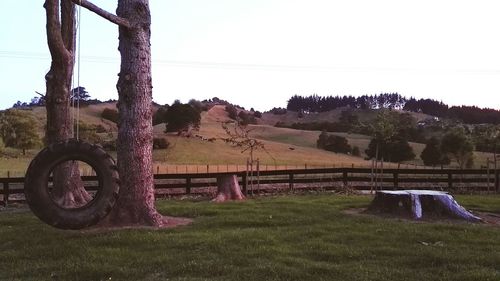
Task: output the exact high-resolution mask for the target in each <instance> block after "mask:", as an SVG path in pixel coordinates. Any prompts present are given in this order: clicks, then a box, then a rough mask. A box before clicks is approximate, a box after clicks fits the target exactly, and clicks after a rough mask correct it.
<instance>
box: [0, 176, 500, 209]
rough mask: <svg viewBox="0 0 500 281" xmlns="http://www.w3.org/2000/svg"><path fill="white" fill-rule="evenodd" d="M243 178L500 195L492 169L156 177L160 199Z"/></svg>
mask: <svg viewBox="0 0 500 281" xmlns="http://www.w3.org/2000/svg"><path fill="white" fill-rule="evenodd" d="M227 174H235V175H237V176H238V178H239V181H240V184H241V186H242V189H243V192H244V193H245V194H247V195H253V194H259V193H269V192H271V193H273V192H284V191H286V192H290V191H297V190H317V191H320V190H346V189H348V190H369V191H370V190H371V191H373V190H380V189H437V190H447V191H450V192H489V193H499V192H500V189H499V170H486V169H466V170H459V169H434V170H430V169H384V170H376V171H374V170H372V169H370V168H319V169H292V170H271V171H260V172H259V175H258V176H255V175H253V176H250V175H248V174H247V173H246V172H229V173H228V172H223V173H203V174H202V173H185V174H156V175H154V179H155V189H156V191H155V193H156V195H157V197H170V196H180V195H210V194H214V193H215V192H216V187H217V177H220V176H222V175H227ZM82 179H83V181H84V183H85V185H86V187H88V188H89V189H96V188H97V178H96V177H95V176H84V177H82ZM0 184H1V185H2V188H1V189H0V195H2V201H1V202H2V203H3V205H4V206H7V205H8V204H9V202H19V201H23V200H24V196H23V193H24V190H23V188H24V178H21V177H14V178H0Z"/></svg>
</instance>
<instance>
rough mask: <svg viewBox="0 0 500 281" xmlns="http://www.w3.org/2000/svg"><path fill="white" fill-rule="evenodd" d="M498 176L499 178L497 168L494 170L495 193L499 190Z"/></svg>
mask: <svg viewBox="0 0 500 281" xmlns="http://www.w3.org/2000/svg"><path fill="white" fill-rule="evenodd" d="M498 178H499V176H498V170H495V189H496V191H497V193H498V192H500V189H499V184H498Z"/></svg>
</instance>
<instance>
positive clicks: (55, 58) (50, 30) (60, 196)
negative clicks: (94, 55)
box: [44, 0, 91, 207]
mask: <svg viewBox="0 0 500 281" xmlns="http://www.w3.org/2000/svg"><path fill="white" fill-rule="evenodd" d="M44 7H45V10H46V16H47V27H46V29H47V43H48V46H49V50H50V54H51V57H52V63H51V66H50V70H49V72H48V73H47V74H46V75H45V81H46V96H45V98H46V109H47V130H46V134H45V135H46V141H47V144H48V145H50V144H53V143H55V142H58V141H62V140H66V139H69V138H71V137H72V136H73V124H72V122H71V114H70V104H69V100H70V99H69V96H70V88H71V78H72V76H73V66H74V60H75V59H74V53H75V34H76V33H75V32H76V28H75V25H76V24H75V5H74V4H73V3H71V2H69V1H65V0H62V1H61V2H60V1H59V0H46V1H45V4H44ZM59 8H60V9H59ZM53 196H54V199H55V200H56V201H57V202H58V203H59V204H60V205H61V207H78V206H82V205H85V204H86V203H87V202H88V201H89V200H90V199H91V196H90V195H89V194H88V193H87V192H86V191H85V189H84V187H83V183H82V182H81V179H80V173H79V170H78V165H77V164H76V163H69V162H67V163H63V164H61V165H60V166H59V167H58V168H56V170H55V171H54V192H53Z"/></svg>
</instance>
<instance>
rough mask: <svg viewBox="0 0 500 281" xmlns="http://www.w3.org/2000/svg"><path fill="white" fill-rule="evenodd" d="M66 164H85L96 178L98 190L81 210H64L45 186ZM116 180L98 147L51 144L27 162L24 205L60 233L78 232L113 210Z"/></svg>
mask: <svg viewBox="0 0 500 281" xmlns="http://www.w3.org/2000/svg"><path fill="white" fill-rule="evenodd" d="M67 161H81V162H84V163H86V164H88V165H89V166H90V167H92V169H93V170H94V171H95V173H96V175H97V181H98V188H97V190H96V192H95V193H94V194H93V195H94V196H93V198H92V199H91V200H90V201H89V202H87V203H86V204H85V205H83V206H79V207H75V208H65V207H63V206H61V205H59V204H58V203H56V201H55V200H54V198H53V197H54V196H53V194H52V193H51V191H53V190H54V187H53V186H50V185H49V182H50V181H51V178H53V177H52V172H53V171H54V170H55V169H56V167H57V166H58V165H60V164H62V163H63V162H67ZM118 190H119V177H118V171H117V167H116V164H115V161H114V160H113V158H112V157H111V156H110V155H109V154H107V153H106V151H104V150H103V149H102V148H101V147H100V146H97V145H92V144H89V143H87V142H83V141H80V140H74V139H71V140H67V141H63V142H59V143H54V144H52V145H50V146H48V147H46V148H44V149H43V150H42V151H40V152H39V153H38V154H37V155H36V156H35V158H34V159H33V160H32V161H31V163H30V165H29V167H28V170H27V171H26V177H25V181H24V193H25V196H26V201H27V203H28V205H29V207H30V209H31V210H32V211H33V213H34V214H35V215H36V216H37V217H38V218H40V219H41V220H42V221H43V222H45V223H47V224H49V225H51V226H54V227H57V228H62V229H82V228H85V227H88V226H92V225H95V224H97V223H98V222H99V221H100V220H101V219H102V218H104V217H105V216H106V215H107V214H108V213H109V212H110V211H111V209H112V208H113V206H114V204H115V203H116V200H117V198H118Z"/></svg>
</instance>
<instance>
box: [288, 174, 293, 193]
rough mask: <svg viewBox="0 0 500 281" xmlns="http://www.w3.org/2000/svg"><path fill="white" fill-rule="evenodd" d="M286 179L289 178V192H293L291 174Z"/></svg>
mask: <svg viewBox="0 0 500 281" xmlns="http://www.w3.org/2000/svg"><path fill="white" fill-rule="evenodd" d="M288 178H289V183H288V188H289V189H290V190H293V174H289V175H288Z"/></svg>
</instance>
